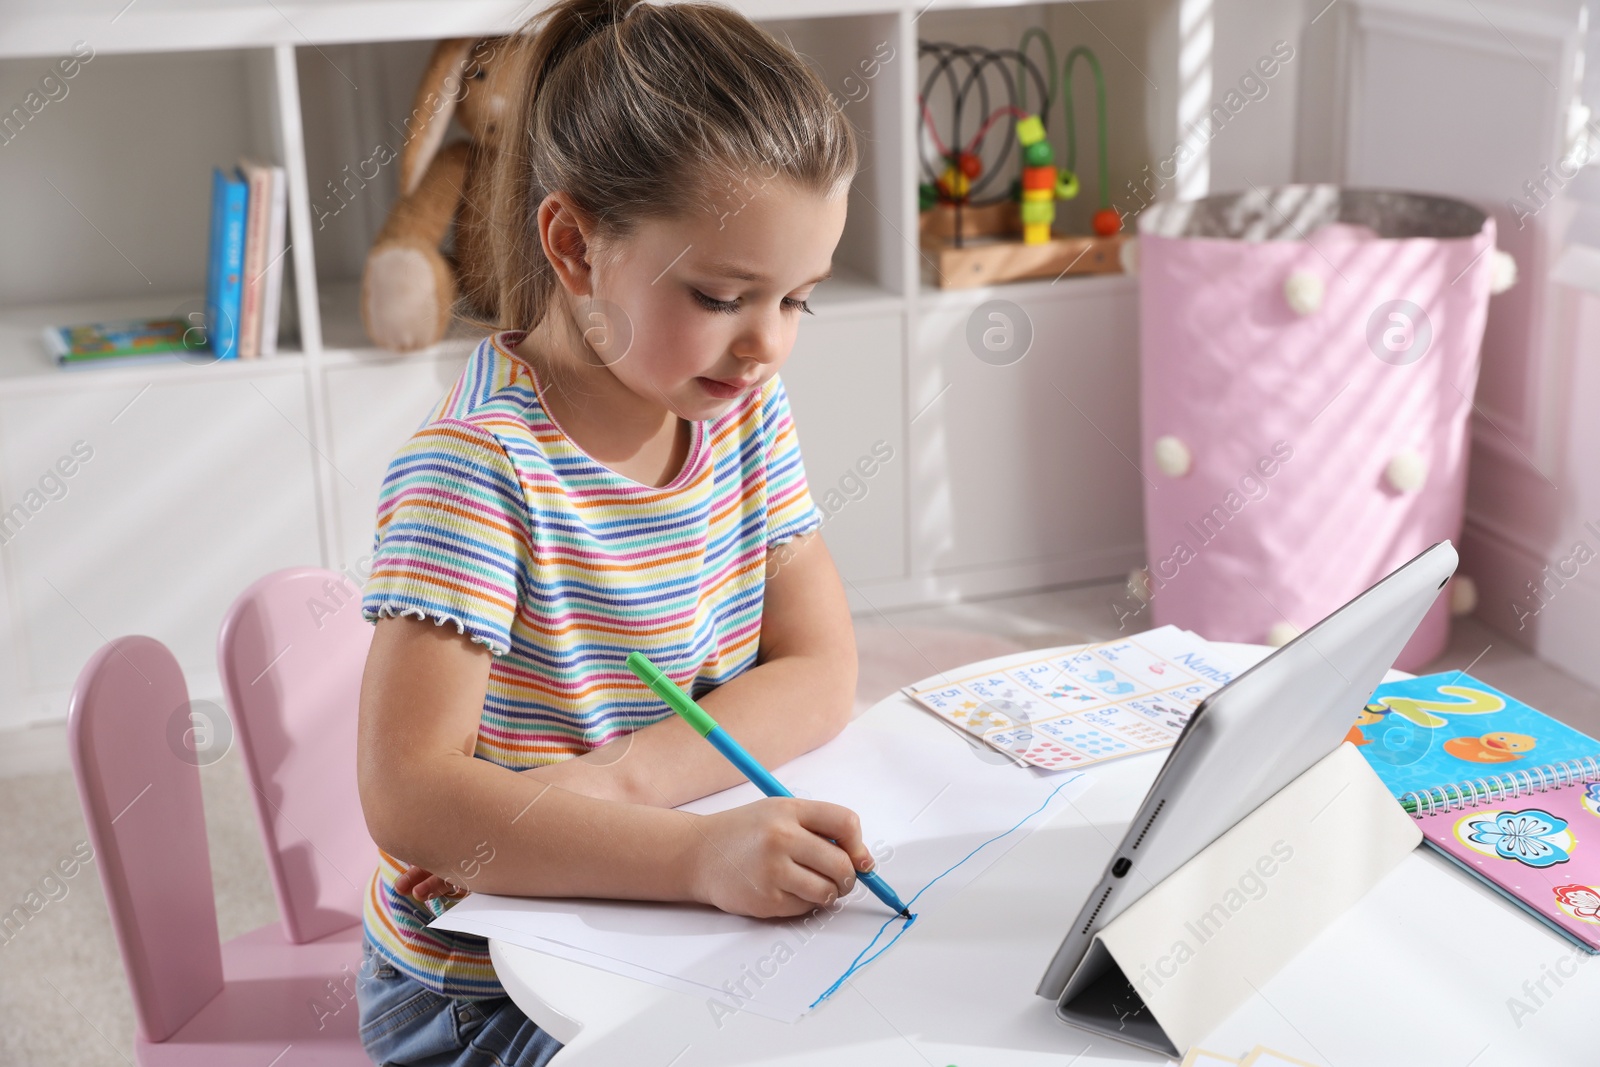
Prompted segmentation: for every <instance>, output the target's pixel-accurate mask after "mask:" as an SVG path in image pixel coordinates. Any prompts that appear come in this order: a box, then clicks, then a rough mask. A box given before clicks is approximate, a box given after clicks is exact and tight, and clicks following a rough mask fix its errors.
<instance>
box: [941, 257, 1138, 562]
mask: <svg viewBox="0 0 1600 1067" xmlns="http://www.w3.org/2000/svg"><path fill="white" fill-rule="evenodd" d="M1056 289H1057V290H1064V291H1059V292H1048V291H1046V292H1042V293H1041V292H1040V287H1029V288H1028V289H1021V288H1018V289H1015V290H1013V291H1012V292H1008V293H1005V294H1004V296H1002V297H1001V299H1004V300H1006V301H1008V302H1010V303H1011V304H1012V307H1013V308H1018V309H1021V313H1022V316H1023V318H1022V319H1021V320H1019V321H1015V322H1013V321H1010V318H1011V317H1015V312H1012V313H1010V316H1008V314H1007V313H1006V311H1005V309H1004V308H1001V307H998V306H995V305H992V304H991V303H990V302H989V301H987V300H984V299H983V298H981V297H974V298H973V299H972V300H971V301H970V302H967V301H964V300H957V299H954V298H952V297H950V296H949V295H943V296H940V297H938V298H936V299H934V300H930V301H929V304H930V305H931V306H928V307H927V310H926V313H925V314H923V316H922V319H921V323H920V324H919V327H918V333H917V342H916V344H915V346H914V348H913V356H912V369H913V378H912V387H911V395H912V400H911V408H912V418H913V424H912V434H911V450H912V460H911V465H912V469H913V470H914V471H915V472H916V473H915V480H914V482H913V486H914V499H915V501H916V509H917V510H916V511H914V513H913V520H912V521H913V530H914V531H917V532H916V533H915V534H914V536H915V537H916V538H917V541H916V544H917V548H918V553H919V555H918V562H917V567H918V569H919V570H922V569H923V568H924V567H926V568H927V569H929V570H931V571H933V572H935V573H952V572H958V571H963V570H970V569H975V568H1006V567H1009V568H1011V571H1012V573H1013V574H1015V575H1016V576H1017V581H1018V582H1021V583H1022V584H1023V585H1025V584H1026V583H1027V581H1029V580H1033V581H1038V580H1055V581H1062V580H1078V579H1085V578H1095V577H1106V576H1108V575H1110V574H1114V573H1116V572H1117V570H1118V568H1121V567H1123V566H1125V565H1126V564H1127V562H1128V558H1129V557H1130V555H1133V556H1136V555H1137V553H1138V552H1139V551H1140V549H1141V546H1142V543H1143V503H1142V500H1143V497H1142V489H1143V487H1142V482H1141V478H1142V475H1141V474H1140V472H1139V469H1138V467H1137V466H1136V465H1135V464H1136V462H1137V460H1138V457H1139V393H1138V386H1139V340H1138V296H1137V288H1136V285H1135V283H1134V280H1133V279H1130V278H1124V277H1120V276H1118V277H1112V278H1106V279H1073V280H1072V281H1070V282H1064V283H1063V284H1062V285H1061V286H1057V287H1056ZM996 314H998V315H1000V317H999V318H995V317H992V316H993V315H996ZM1023 328H1031V330H1032V335H1033V336H1032V341H1031V344H1030V345H1029V347H1028V348H1027V350H1026V354H1024V355H1023V356H1022V357H1021V358H1020V359H1017V360H1016V361H1015V362H1007V359H1008V358H1009V357H1008V356H1007V355H1006V354H1005V353H1004V352H1003V351H1002V348H1003V346H998V347H996V348H993V349H990V348H984V349H983V350H984V352H985V357H984V358H979V356H978V355H977V354H976V353H975V351H974V348H973V347H972V345H971V344H969V341H968V332H969V329H972V330H973V331H974V332H975V336H976V337H977V338H978V341H977V343H978V345H979V347H980V348H982V347H983V337H984V334H985V332H986V331H999V332H998V333H995V334H992V335H991V336H993V337H995V338H999V339H1001V340H1006V341H1007V343H1016V340H1015V339H1016V338H1017V337H1019V336H1020V334H1012V335H1011V338H1010V339H1009V340H1008V339H1007V338H1006V337H1005V336H1004V335H1005V332H1006V331H1008V330H1020V329H1023ZM997 345H998V342H997ZM1030 575H1031V576H1032V577H1031V578H1030V577H1029V576H1030ZM1019 587H1020V586H1019Z"/></svg>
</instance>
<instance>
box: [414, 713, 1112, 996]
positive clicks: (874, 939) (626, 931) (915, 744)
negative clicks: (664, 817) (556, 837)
mask: <svg viewBox="0 0 1600 1067" xmlns="http://www.w3.org/2000/svg"><path fill="white" fill-rule="evenodd" d="M908 710H910V709H909V708H908ZM918 714H921V713H918ZM906 724H907V720H906V719H905V718H903V717H902V718H901V719H900V720H899V728H896V729H884V728H883V726H882V725H877V726H874V725H871V724H868V723H865V722H856V723H853V724H851V725H850V726H849V727H847V728H846V729H845V730H844V731H843V732H842V733H841V734H840V735H839V736H838V737H836V738H835V739H834V740H832V741H830V742H829V743H828V744H826V745H823V746H822V747H820V748H818V749H816V750H814V751H812V752H808V753H806V754H805V755H803V756H801V757H799V758H798V759H795V760H793V761H791V762H790V763H787V764H785V765H784V766H782V767H779V768H774V772H773V773H774V774H775V775H776V776H777V778H778V780H779V781H781V782H783V783H784V785H786V786H787V787H788V788H789V789H790V790H791V791H792V792H794V793H795V794H796V795H797V796H808V797H811V798H814V799H818V800H827V801H831V802H833V803H836V804H843V805H845V806H846V807H849V808H851V809H853V810H854V811H855V812H856V813H857V814H858V815H859V816H860V817H861V824H862V829H863V833H864V836H865V837H866V840H867V842H868V845H869V846H870V847H872V848H873V851H874V854H875V855H877V856H878V861H879V862H878V871H879V873H880V874H881V875H882V876H883V877H884V879H885V880H886V881H887V882H888V883H889V885H891V886H892V887H894V889H895V891H896V892H897V893H898V894H899V895H900V897H901V899H903V900H905V901H906V902H907V903H908V904H909V905H910V907H911V911H912V912H913V913H914V914H918V915H920V914H921V913H922V912H923V911H924V910H925V909H928V910H931V909H936V908H937V907H938V906H939V904H940V902H941V901H943V900H947V899H948V898H949V897H950V896H952V895H953V894H954V893H956V892H957V891H958V890H960V889H961V887H963V886H964V885H966V884H967V883H969V882H971V881H972V880H973V879H974V878H976V877H977V876H978V875H979V874H980V873H982V872H983V870H984V869H985V868H987V867H988V866H989V865H990V864H991V863H993V862H994V861H995V860H996V859H997V858H999V857H1000V856H1001V855H1003V854H1004V853H1005V851H1006V850H1008V849H1009V848H1011V847H1012V846H1014V845H1015V844H1016V843H1017V842H1018V841H1019V840H1021V839H1022V838H1023V837H1024V836H1026V835H1027V833H1029V832H1030V831H1031V830H1032V829H1033V828H1035V827H1036V826H1039V825H1041V824H1042V823H1044V822H1045V821H1046V820H1047V819H1048V818H1050V817H1051V816H1052V815H1053V814H1055V812H1056V811H1058V810H1060V808H1062V807H1064V806H1065V805H1066V803H1067V801H1068V800H1070V799H1072V798H1074V797H1076V796H1077V795H1079V794H1081V793H1082V792H1083V791H1084V790H1085V789H1087V787H1088V782H1087V780H1086V779H1083V778H1082V777H1081V776H1080V775H1078V774H1077V773H1076V772H1057V773H1054V774H1049V773H1045V772H1040V771H1036V770H1032V769H1025V768H1021V767H1017V766H1014V765H1010V764H996V763H993V762H990V761H988V760H985V759H983V758H980V757H979V756H977V755H976V754H975V753H974V752H973V750H972V748H971V747H970V746H969V745H968V744H966V743H965V742H964V741H963V740H962V739H961V738H959V737H956V736H954V735H953V734H952V733H949V732H947V731H943V730H937V731H935V730H923V729H915V728H913V729H910V730H907V729H904V726H905V725H906ZM912 725H913V726H914V725H915V724H912ZM760 796H761V794H760V793H759V792H758V791H757V790H756V788H755V786H753V785H750V784H749V783H745V784H742V785H739V786H736V787H734V788H732V789H728V790H724V791H723V792H721V793H717V794H714V795H712V796H709V797H705V798H703V799H701V800H698V801H695V802H694V803H692V804H687V805H685V806H684V810H686V811H691V812H694V813H696V814H709V813H711V812H716V811H722V810H725V809H727V808H731V807H735V806H737V805H740V804H746V803H749V802H751V801H754V800H757V799H759V798H760ZM913 898H915V899H913ZM431 925H432V926H434V927H437V928H440V929H447V930H456V931H461V932H463V933H470V934H477V935H480V936H483V937H493V938H496V939H499V940H502V941H507V942H510V943H512V944H517V945H522V946H525V947H528V948H532V949H536V950H538V951H541V952H547V953H549V954H551V955H554V956H560V957H562V958H565V959H570V960H574V961H576V962H580V963H585V964H588V965H591V966H595V967H600V968H603V969H606V970H610V971H613V972H615V973H619V974H626V975H629V976H632V977H636V978H641V979H643V980H645V981H651V982H654V983H656V984H658V985H662V986H666V987H668V988H673V989H679V990H682V991H684V992H688V993H692V994H695V995H704V996H706V997H707V998H710V999H711V1000H713V1001H715V1002H717V1003H720V1004H721V1005H723V1007H724V1008H725V1009H726V1010H727V1011H728V1012H729V1013H730V1014H731V1013H733V1012H736V1011H749V1012H753V1013H755V1014H758V1015H764V1016H768V1017H771V1018H776V1019H782V1020H786V1021H793V1020H795V1019H798V1018H799V1017H800V1016H801V1015H803V1014H805V1012H807V1011H808V1010H810V1009H811V1007H813V1006H814V1005H815V1004H816V1003H818V1002H819V998H821V997H822V996H823V995H824V994H825V993H826V992H828V991H829V990H830V987H833V986H834V985H835V983H836V982H838V981H839V980H840V979H841V978H843V977H844V976H845V975H846V973H847V972H849V971H851V968H852V966H853V965H854V964H857V963H859V964H860V965H863V966H864V965H866V963H868V962H870V958H871V957H872V956H873V954H874V953H876V952H877V951H879V950H882V949H885V948H886V947H887V946H888V945H889V944H890V942H891V941H892V940H893V939H894V938H895V937H896V936H897V934H899V933H900V932H901V931H902V930H904V929H906V928H907V927H908V924H907V923H906V921H905V920H902V919H898V918H896V917H894V916H893V915H892V914H891V913H890V912H889V911H888V909H887V908H886V907H885V906H884V905H883V904H882V903H881V902H880V901H879V900H878V899H877V898H876V897H874V896H872V894H871V893H869V892H868V891H867V890H866V888H865V887H864V886H861V885H859V884H858V885H857V887H856V889H855V891H854V892H852V893H851V894H850V896H848V897H846V898H845V900H844V901H843V903H842V905H841V906H839V907H838V909H837V910H836V911H834V910H830V909H818V910H817V911H816V912H813V913H812V914H811V915H809V916H802V917H799V918H796V919H789V920H761V919H751V918H748V917H745V916H739V915H730V914H728V913H726V912H722V911H718V910H717V909H715V908H710V907H705V906H701V905H693V904H663V903H654V902H640V901H610V900H573V899H549V898H544V899H539V898H523V897H502V896H493V895H490V894H483V893H475V894H473V895H471V896H469V897H467V898H465V899H464V900H462V901H461V902H460V903H458V904H456V905H455V906H454V907H452V908H451V909H450V910H449V911H447V912H445V913H444V914H443V915H442V916H440V917H439V918H438V919H435V920H434V922H433V923H432V924H431ZM909 929H910V931H911V933H910V934H909V935H908V936H914V934H915V923H911V924H909Z"/></svg>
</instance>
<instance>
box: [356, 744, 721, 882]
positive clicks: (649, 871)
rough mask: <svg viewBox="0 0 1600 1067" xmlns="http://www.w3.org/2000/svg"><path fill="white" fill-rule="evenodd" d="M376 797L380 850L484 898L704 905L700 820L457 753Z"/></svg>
mask: <svg viewBox="0 0 1600 1067" xmlns="http://www.w3.org/2000/svg"><path fill="white" fill-rule="evenodd" d="M702 744H703V742H702ZM374 799H375V800H376V801H377V803H376V804H372V805H370V808H369V810H370V811H371V812H373V813H376V814H378V815H379V818H377V819H374V820H370V824H371V828H372V830H373V831H374V839H375V840H376V841H377V843H378V844H379V846H380V847H382V848H383V849H384V850H385V851H386V852H388V853H389V854H390V855H393V856H395V857H397V858H400V859H403V860H405V861H406V862H407V863H412V864H416V865H417V866H420V867H424V868H426V869H427V870H429V871H432V872H434V873H435V874H439V875H442V876H444V877H445V878H447V879H449V880H450V881H452V882H455V883H457V884H458V885H462V886H465V887H466V888H468V889H472V890H474V891H476V892H481V893H500V894H506V895H514V896H573V897H604V898H610V899H632V900H675V901H683V900H693V899H695V896H694V887H693V878H692V874H693V872H692V870H691V863H690V856H691V853H692V851H693V846H694V845H695V843H696V841H697V840H698V835H697V833H696V829H695V827H694V826H693V825H692V824H693V821H694V820H695V818H696V816H693V815H689V814H686V813H683V812H675V811H667V810H663V809H662V808H660V807H650V806H644V805H638V804H628V803H620V802H617V801H614V800H605V799H599V798H597V797H594V796H586V795H582V794H579V793H576V792H572V791H570V790H568V789H564V788H561V787H560V786H557V785H555V784H553V783H551V782H548V781H541V780H540V779H538V778H535V777H532V776H530V775H525V774H517V773H515V772H513V771H510V770H507V769H506V768H504V767H500V766H497V765H495V764H492V763H489V762H487V761H485V760H481V759H475V758H472V757H469V756H464V755H458V754H454V753H447V754H440V755H438V756H435V757H433V758H432V760H431V761H430V763H429V764H428V765H427V766H426V767H423V768H418V773H417V774H415V775H414V776H413V777H411V778H410V780H409V781H404V782H398V783H396V784H395V786H394V787H392V788H387V789H384V790H382V791H381V794H380V796H379V797H376V798H374Z"/></svg>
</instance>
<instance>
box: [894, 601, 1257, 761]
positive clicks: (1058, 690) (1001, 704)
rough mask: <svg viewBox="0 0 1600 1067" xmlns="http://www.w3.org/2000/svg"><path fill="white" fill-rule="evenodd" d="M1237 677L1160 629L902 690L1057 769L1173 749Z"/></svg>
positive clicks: (1203, 647) (1172, 629) (1227, 665)
mask: <svg viewBox="0 0 1600 1067" xmlns="http://www.w3.org/2000/svg"><path fill="white" fill-rule="evenodd" d="M1236 673H1238V670H1237V667H1236V665H1235V664H1234V663H1233V661H1232V660H1231V659H1230V658H1229V657H1227V656H1226V655H1225V654H1224V653H1222V652H1220V651H1219V650H1218V649H1216V648H1215V647H1213V646H1211V645H1210V643H1209V642H1207V641H1206V640H1205V639H1204V638H1202V637H1200V636H1199V635H1198V634H1194V633H1191V632H1189V631H1188V630H1181V629H1179V628H1178V627H1176V626H1162V627H1159V628H1157V629H1154V630H1149V631H1146V632H1144V633H1141V634H1136V635H1134V636H1132V637H1127V638H1123V639H1121V640H1117V641H1104V642H1101V643H1099V644H1091V645H1082V646H1074V647H1071V648H1062V649H1055V650H1053V651H1050V652H1047V653H1041V654H1040V655H1038V656H1036V657H1034V658H1031V659H1029V658H1027V657H1023V658H1021V659H1019V660H1018V661H1016V662H1014V663H1012V664H1010V665H1008V666H1005V667H1003V668H1001V669H997V670H989V671H980V672H975V673H964V672H960V671H958V672H955V673H953V674H950V675H948V676H940V677H936V678H930V679H925V680H924V681H923V682H920V683H918V684H916V685H910V686H906V687H905V688H904V689H902V690H901V692H903V693H905V694H906V695H907V696H909V697H911V698H912V699H913V700H915V701H916V702H917V703H918V704H921V705H922V706H923V707H924V708H926V709H927V710H929V711H931V712H933V714H934V715H936V716H938V717H939V718H940V719H942V720H943V721H944V722H946V723H947V724H949V725H951V726H954V727H956V728H957V729H960V730H963V731H965V732H967V733H969V734H971V735H973V736H974V737H977V738H980V739H981V740H982V741H983V742H984V743H985V744H987V745H989V746H990V747H992V748H994V749H995V750H997V751H999V752H1001V753H1004V754H1005V755H1007V756H1009V757H1011V758H1012V759H1013V760H1016V761H1017V762H1019V763H1025V764H1031V765H1033V766H1035V767H1042V768H1044V769H1046V770H1056V769H1060V768H1064V767H1086V766H1088V765H1089V764H1092V763H1099V762H1102V761H1105V760H1112V759H1118V758H1120V757H1122V756H1132V755H1137V754H1138V753H1141V752H1152V751H1156V750H1158V749H1165V748H1170V747H1171V746H1172V744H1173V743H1174V742H1175V741H1177V739H1178V734H1179V733H1181V732H1182V730H1183V727H1184V725H1185V724H1186V723H1188V721H1189V717H1190V716H1191V715H1193V714H1194V709H1195V708H1196V707H1198V706H1199V705H1200V702H1201V701H1202V700H1204V699H1205V698H1206V696H1207V695H1209V694H1210V693H1213V692H1215V691H1216V690H1218V689H1220V688H1222V686H1224V685H1225V684H1227V683H1228V682H1229V681H1231V680H1232V679H1233V676H1234V675H1235V674H1236Z"/></svg>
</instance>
